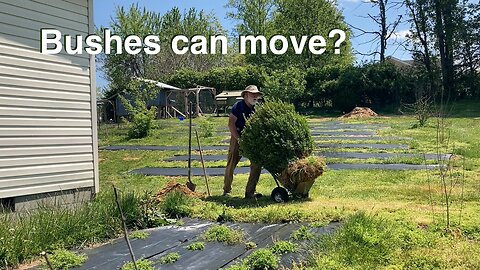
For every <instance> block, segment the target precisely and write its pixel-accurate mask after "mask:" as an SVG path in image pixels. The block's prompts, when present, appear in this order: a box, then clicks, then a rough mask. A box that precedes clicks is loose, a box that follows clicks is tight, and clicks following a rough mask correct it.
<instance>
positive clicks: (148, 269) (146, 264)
mask: <svg viewBox="0 0 480 270" xmlns="http://www.w3.org/2000/svg"><path fill="white" fill-rule="evenodd" d="M137 267H138V270H154V269H155V268H154V267H153V263H152V262H151V261H149V260H147V259H140V260H138V261H137ZM120 270H135V266H134V265H133V262H128V263H126V264H124V265H123V266H122V268H120Z"/></svg>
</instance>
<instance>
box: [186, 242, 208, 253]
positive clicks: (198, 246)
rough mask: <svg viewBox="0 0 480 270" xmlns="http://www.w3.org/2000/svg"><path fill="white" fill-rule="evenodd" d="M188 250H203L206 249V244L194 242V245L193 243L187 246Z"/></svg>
mask: <svg viewBox="0 0 480 270" xmlns="http://www.w3.org/2000/svg"><path fill="white" fill-rule="evenodd" d="M187 249H188V250H192V251H195V250H203V249H205V243H203V242H194V243H191V244H190V245H188V246H187Z"/></svg>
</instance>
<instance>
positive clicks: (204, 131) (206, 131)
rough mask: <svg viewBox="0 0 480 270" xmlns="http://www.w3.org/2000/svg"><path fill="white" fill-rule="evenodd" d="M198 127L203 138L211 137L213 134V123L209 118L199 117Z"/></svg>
mask: <svg viewBox="0 0 480 270" xmlns="http://www.w3.org/2000/svg"><path fill="white" fill-rule="evenodd" d="M198 127H199V129H200V132H199V133H200V134H199V136H201V137H204V138H209V137H212V136H213V135H214V134H215V124H214V123H213V122H211V121H209V119H208V118H207V119H205V118H200V119H199V120H198Z"/></svg>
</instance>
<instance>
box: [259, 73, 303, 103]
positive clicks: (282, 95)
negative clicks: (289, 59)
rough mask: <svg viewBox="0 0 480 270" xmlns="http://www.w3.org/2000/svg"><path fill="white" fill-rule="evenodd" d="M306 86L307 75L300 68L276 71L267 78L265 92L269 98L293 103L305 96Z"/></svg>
mask: <svg viewBox="0 0 480 270" xmlns="http://www.w3.org/2000/svg"><path fill="white" fill-rule="evenodd" d="M305 85H306V81H305V73H304V72H303V71H302V70H300V69H299V68H293V67H290V68H288V69H287V70H286V71H281V72H277V71H275V72H273V73H272V74H271V75H270V76H269V77H267V80H266V82H265V89H264V90H263V92H264V93H265V96H266V97H267V98H276V99H278V100H282V101H285V102H293V101H296V100H297V99H299V98H300V97H301V96H302V95H303V93H304V91H305Z"/></svg>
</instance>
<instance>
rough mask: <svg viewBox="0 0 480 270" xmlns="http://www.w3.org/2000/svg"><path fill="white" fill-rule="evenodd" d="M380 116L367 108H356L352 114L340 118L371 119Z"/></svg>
mask: <svg viewBox="0 0 480 270" xmlns="http://www.w3.org/2000/svg"><path fill="white" fill-rule="evenodd" d="M377 116H378V114H377V113H376V112H374V111H372V109H370V108H367V107H355V108H354V109H353V110H352V111H351V112H349V113H346V114H344V115H342V116H340V118H370V117H377Z"/></svg>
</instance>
